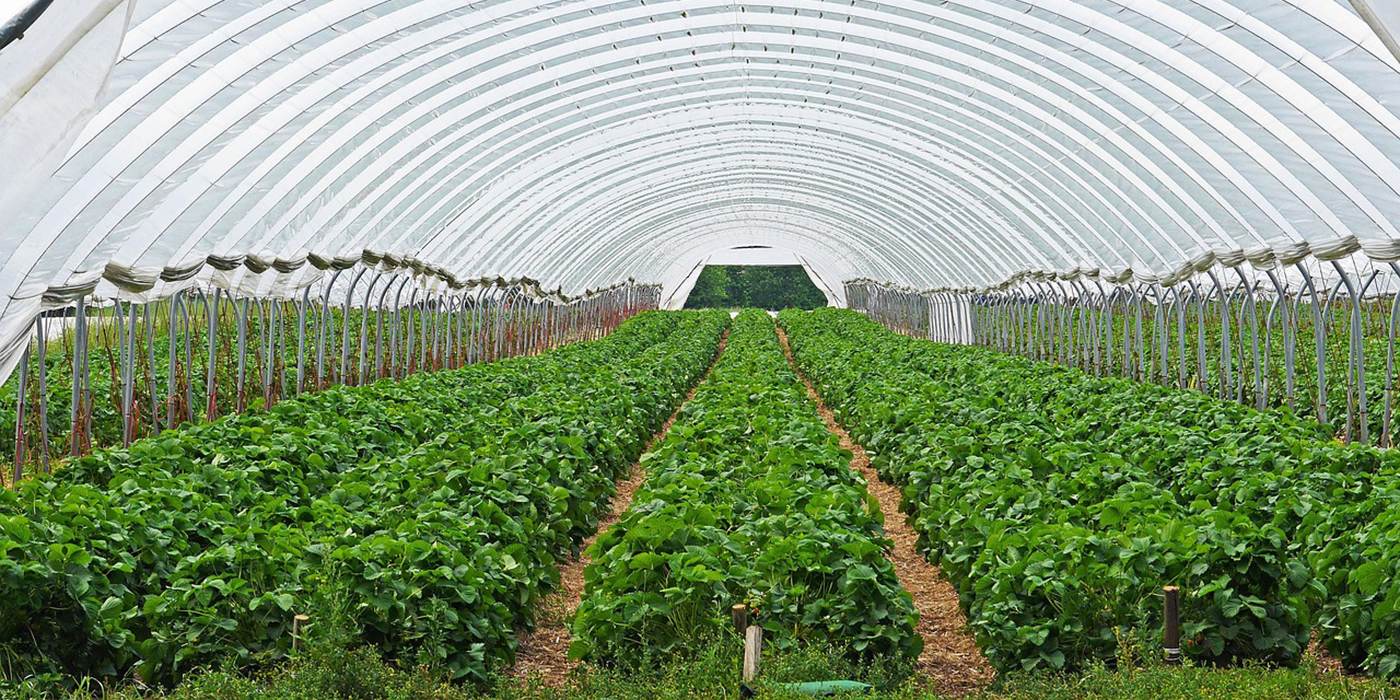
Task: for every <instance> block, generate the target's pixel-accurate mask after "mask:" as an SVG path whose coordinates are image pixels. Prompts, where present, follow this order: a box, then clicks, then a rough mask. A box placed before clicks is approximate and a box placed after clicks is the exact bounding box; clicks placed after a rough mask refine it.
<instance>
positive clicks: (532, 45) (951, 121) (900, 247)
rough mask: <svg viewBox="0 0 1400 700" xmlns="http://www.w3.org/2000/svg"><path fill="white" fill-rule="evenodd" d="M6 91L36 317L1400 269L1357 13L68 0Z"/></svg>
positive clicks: (5, 256)
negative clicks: (340, 269) (406, 278)
mask: <svg viewBox="0 0 1400 700" xmlns="http://www.w3.org/2000/svg"><path fill="white" fill-rule="evenodd" d="M0 2H6V3H8V4H7V5H5V6H0V22H3V21H4V19H5V18H4V16H3V15H4V14H5V12H3V10H6V9H8V10H9V11H11V12H13V11H14V8H15V7H18V6H19V5H24V4H27V3H19V2H15V0H0ZM1355 2H1357V3H1360V2H1361V0H1355ZM1382 4H1383V3H1382ZM1364 9H1365V8H1364V6H1363V10H1364ZM1390 9H1391V10H1393V8H1390ZM118 47H119V48H118ZM104 84H105V91H103V89H102V87H103V85H104ZM55 85H56V86H58V87H55ZM0 88H3V89H4V90H5V92H4V94H3V95H0V156H3V157H5V158H6V160H5V161H4V162H7V163H18V164H20V167H18V168H15V167H11V166H7V167H8V168H9V169H8V171H7V172H5V173H3V174H0V177H3V178H5V179H6V182H7V183H8V184H7V187H6V188H5V193H4V194H0V221H3V222H4V223H3V224H0V232H2V233H0V235H3V239H4V240H3V243H4V245H3V246H0V266H3V267H0V292H3V293H4V294H6V295H8V296H10V297H12V298H14V299H17V300H20V301H21V303H19V304H13V303H12V304H10V307H9V308H8V309H7V310H5V311H4V314H5V317H6V320H13V319H14V318H15V316H16V315H17V314H18V315H22V314H21V313H20V312H21V311H25V310H28V311H30V312H31V313H32V310H33V309H34V308H37V304H38V302H37V301H36V300H37V299H38V298H39V297H40V296H41V295H43V294H44V293H46V292H48V293H50V295H51V297H52V298H58V297H60V296H63V295H64V292H65V291H67V292H69V293H71V291H72V290H73V289H75V288H76V289H86V288H88V287H90V286H91V285H92V284H93V283H95V282H96V281H97V280H98V278H99V277H101V276H103V275H104V274H105V275H106V276H107V279H108V280H109V281H115V282H119V283H120V284H121V285H124V286H125V288H127V289H128V290H140V289H143V288H146V287H150V286H151V285H159V281H160V279H161V277H162V274H163V275H164V277H165V279H166V281H167V282H171V281H175V280H179V279H182V278H186V277H188V276H189V275H192V274H195V275H198V274H203V272H202V265H203V264H204V262H205V261H206V260H208V259H209V258H210V256H214V259H215V260H216V261H220V262H222V263H224V264H225V266H236V265H238V264H239V263H241V262H244V261H245V260H249V258H245V256H252V257H251V262H250V263H249V267H252V268H254V269H257V268H266V266H267V265H268V264H269V263H276V262H278V261H279V260H280V263H279V264H277V265H275V266H274V267H273V269H272V270H271V271H269V272H268V273H266V274H280V275H283V276H284V277H287V279H290V280H291V281H292V284H293V285H295V284H301V283H306V282H307V281H308V280H311V279H314V274H311V275H307V274H303V272H301V270H303V268H302V263H303V261H305V260H306V259H307V256H308V255H311V256H312V260H313V261H315V262H316V263H317V265H319V266H321V267H324V266H325V265H326V264H328V263H329V262H330V261H334V260H339V261H340V263H339V264H342V265H346V264H350V262H351V261H354V260H358V259H360V258H361V256H362V253H363V252H364V251H366V250H369V251H372V252H374V253H377V254H385V253H388V254H392V255H393V256H397V257H396V258H395V259H399V258H402V259H412V260H417V261H421V262H422V263H424V264H428V265H431V266H436V269H439V270H441V271H442V272H444V273H450V274H451V275H454V276H456V277H457V278H460V279H466V278H471V277H477V276H488V275H501V276H505V277H514V276H529V277H533V278H537V279H540V280H541V281H542V282H544V283H545V284H546V285H547V286H549V287H554V286H561V287H562V288H563V289H564V290H565V291H566V292H570V293H576V292H579V291H581V290H584V289H587V288H591V287H597V286H601V285H606V284H610V283H613V282H616V281H618V280H622V279H626V278H635V279H638V280H643V281H657V282H664V283H666V284H668V285H671V286H672V287H674V286H676V285H679V284H680V283H681V282H682V281H683V280H684V279H685V278H686V276H687V274H689V273H690V272H691V271H692V270H693V269H694V265H695V263H696V262H697V261H699V260H701V259H703V258H704V257H705V256H706V255H709V254H711V253H713V252H714V251H717V250H721V249H726V248H731V247H734V246H743V245H771V246H776V247H779V248H782V249H784V250H790V251H794V252H796V253H798V254H800V255H801V256H803V257H804V258H805V259H808V260H811V261H812V262H813V267H814V268H821V269H824V270H832V271H834V272H833V273H832V274H836V275H840V276H842V277H843V278H856V277H863V278H873V279H879V280H887V281H890V282H894V283H899V284H907V285H912V286H917V287H940V286H968V285H974V286H975V285H989V284H995V283H998V282H1000V281H1003V280H1006V279H1008V278H1010V277H1012V276H1013V275H1016V274H1018V273H1023V272H1025V271H1029V270H1035V271H1066V270H1073V269H1076V268H1101V269H1104V270H1106V271H1109V272H1114V273H1120V272H1121V271H1123V270H1132V271H1134V273H1135V274H1136V275H1137V276H1138V278H1139V279H1141V278H1147V279H1153V278H1162V279H1167V278H1170V277H1171V276H1172V274H1173V273H1176V272H1178V271H1180V270H1183V269H1185V266H1187V265H1189V264H1190V261H1192V260H1193V259H1194V260H1196V261H1197V262H1198V263H1200V264H1205V263H1209V262H1210V261H1212V260H1213V259H1216V258H1222V259H1225V260H1227V261H1232V262H1237V261H1238V260H1240V259H1241V257H1242V256H1241V253H1242V252H1244V251H1250V252H1251V253H1252V255H1251V257H1252V258H1253V259H1255V260H1256V261H1257V262H1262V261H1264V260H1266V259H1267V258H1268V257H1269V255H1270V254H1271V253H1272V252H1284V253H1285V254H1286V257H1288V259H1294V258H1296V257H1298V256H1302V255H1306V254H1307V253H1308V252H1309V251H1312V252H1318V251H1322V252H1324V253H1325V254H1332V255H1335V254H1340V253H1341V252H1350V251H1351V250H1354V249H1355V245H1356V241H1360V243H1361V244H1362V245H1363V247H1364V248H1365V250H1366V251H1367V252H1368V253H1372V254H1374V255H1376V256H1380V257H1386V256H1392V255H1400V230H1397V227H1400V223H1397V222H1398V221H1400V191H1398V190H1400V138H1398V137H1400V111H1398V110H1397V109H1396V100H1397V97H1400V64H1397V62H1396V59H1395V57H1394V56H1393V55H1392V54H1391V53H1390V52H1389V50H1388V49H1387V47H1386V45H1385V43H1384V42H1382V40H1381V39H1380V38H1379V37H1378V36H1377V33H1376V32H1375V31H1374V30H1373V28H1372V27H1371V26H1369V25H1368V24H1367V23H1366V22H1365V21H1363V18H1362V14H1361V13H1359V12H1358V10H1357V8H1356V7H1354V6H1353V4H1352V0H1028V1H1024V2H1022V1H1017V0H882V1H880V2H871V1H869V0H839V1H837V0H832V1H824V0H766V1H765V2H756V3H750V2H744V1H743V0H736V1H734V2H716V1H714V0H560V1H556V2H539V1H537V0H471V1H468V0H60V1H59V2H56V3H55V4H54V6H53V7H52V8H50V10H49V11H48V12H47V13H46V14H45V15H44V16H43V17H42V18H41V20H40V22H39V23H38V24H36V25H35V26H34V27H33V28H32V29H31V30H30V33H29V36H28V37H27V38H26V39H24V40H23V41H21V42H18V43H16V44H14V45H13V46H11V47H10V48H8V49H5V50H4V51H0ZM36 115H38V116H36ZM88 117H91V119H90V121H89V120H88ZM7 120H8V121H7ZM74 125H76V127H75V126H74ZM7 138H8V142H7V141H6V139H7ZM6 149H10V150H8V151H7V150H6ZM16 154H18V155H16ZM20 156H23V157H20ZM1213 256H1214V257H1213ZM372 259H373V256H372ZM312 267H313V266H305V268H304V269H305V270H308V271H309V270H311V269H312ZM246 269H247V268H239V270H240V272H239V274H243V275H245V276H246V275H249V274H251V273H248V272H243V271H242V270H246ZM278 269H280V270H282V271H281V272H278V271H277V270H278ZM288 270H292V271H293V272H288ZM298 275H300V276H298ZM244 286H245V287H246V286H247V285H246V284H245V285H244ZM262 288H266V287H265V286H264V287H262ZM161 289H162V287H161V286H157V287H156V289H155V292H156V293H159V292H160V290H161Z"/></svg>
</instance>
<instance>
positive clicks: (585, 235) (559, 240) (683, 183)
mask: <svg viewBox="0 0 1400 700" xmlns="http://www.w3.org/2000/svg"><path fill="white" fill-rule="evenodd" d="M754 177H755V176H753V175H750V174H748V173H721V174H719V175H711V176H708V177H706V176H705V175H704V174H703V173H702V174H701V175H698V176H691V177H684V178H682V177H677V178H676V179H675V180H674V181H672V182H670V183H668V185H666V186H665V187H662V188H657V190H656V191H654V192H648V193H638V194H639V196H645V195H647V194H651V195H654V196H653V197H648V199H650V200H651V201H649V202H647V204H646V207H645V209H641V210H639V212H640V213H633V214H630V215H629V216H630V217H631V218H632V219H636V218H638V217H645V216H647V215H649V214H653V213H656V214H659V213H662V212H665V211H666V210H668V209H671V208H672V207H675V206H676V204H675V201H674V199H673V198H672V197H673V196H674V195H675V194H682V195H688V196H687V198H688V199H692V200H693V199H698V198H701V197H702V195H703V196H704V197H705V198H708V199H713V198H714V197H715V195H714V193H713V192H712V191H711V188H710V186H711V181H713V180H720V184H724V183H723V179H724V178H736V179H738V180H739V181H738V183H736V184H735V185H733V187H737V188H741V189H751V188H750V187H749V184H750V183H752V182H754V181H755V180H754ZM765 179H766V180H771V181H773V182H778V183H783V184H782V185H781V186H782V187H783V188H784V189H787V190H790V191H791V192H793V193H794V194H795V195H797V196H801V195H803V194H810V191H811V190H813V189H815V190H817V191H822V192H836V193H837V194H842V193H841V192H840V191H839V190H833V189H832V188H831V187H828V186H826V185H812V184H811V183H804V182H801V181H800V180H798V179H796V178H783V177H780V176H766V177H765ZM838 182H839V179H838ZM685 187H696V188H706V189H699V190H697V191H696V192H693V193H684V192H680V193H677V192H676V191H677V190H682V189H683V188H685ZM733 199H734V200H735V201H736V204H737V203H739V202H738V200H739V199H741V197H740V196H735V197H734V198H733ZM751 201H752V200H743V203H746V204H747V203H751ZM785 201H786V200H785ZM786 203H788V204H791V203H792V202H790V201H786ZM816 204H819V205H822V206H830V204H829V200H828V202H816ZM663 223H665V222H661V221H657V222H653V226H660V225H661V224H663ZM679 226H682V227H683V225H679ZM624 228H625V227H624V225H623V222H622V221H620V220H618V219H609V220H607V223H606V225H604V224H599V223H595V224H594V225H591V226H589V227H588V228H587V229H585V230H583V231H581V232H580V233H579V234H578V235H577V236H575V237H573V238H576V239H577V240H578V241H592V243H591V244H590V245H592V246H595V247H600V248H602V247H609V245H610V244H612V243H614V242H616V243H617V244H619V245H621V244H623V243H626V242H627V241H625V240H619V239H620V237H617V236H615V237H613V238H609V236H608V231H609V230H610V229H616V230H617V231H621V230H622V229H624ZM651 235H653V236H661V238H660V240H668V239H666V238H665V237H664V235H663V234H662V233H661V232H659V231H655V230H654V231H653V233H652V234H651ZM643 240H645V239H644V238H643ZM849 240H850V241H851V242H854V243H858V242H859V240H860V237H854V238H850V239H849ZM573 243H574V241H572V240H570V239H566V238H565V237H563V236H560V237H551V238H550V239H547V240H545V241H542V242H541V243H539V244H538V246H537V249H538V250H539V252H538V253H537V254H536V257H539V258H542V259H548V257H549V256H550V255H552V254H555V253H552V252H551V251H557V249H558V248H559V247H560V246H567V245H573ZM874 245H876V246H881V245H883V244H881V243H880V242H879V241H878V236H877V239H876V241H875V242H874ZM522 257H525V256H522ZM905 267H906V269H908V268H910V267H911V266H909V265H907V264H906V265H905ZM853 272H854V271H853Z"/></svg>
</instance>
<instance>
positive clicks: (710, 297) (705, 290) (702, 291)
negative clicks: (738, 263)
mask: <svg viewBox="0 0 1400 700" xmlns="http://www.w3.org/2000/svg"><path fill="white" fill-rule="evenodd" d="M728 306H729V268H727V267H723V266H719V265H707V266H706V267H705V269H703V270H701V271H700V277H699V279H697V280H695V288H694V289H692V290H690V298H688V299H686V302H685V308H687V309H722V308H728Z"/></svg>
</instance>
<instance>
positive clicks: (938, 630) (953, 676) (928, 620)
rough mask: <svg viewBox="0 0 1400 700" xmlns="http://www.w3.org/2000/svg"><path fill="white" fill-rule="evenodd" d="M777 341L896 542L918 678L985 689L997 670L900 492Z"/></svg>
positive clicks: (960, 688)
mask: <svg viewBox="0 0 1400 700" xmlns="http://www.w3.org/2000/svg"><path fill="white" fill-rule="evenodd" d="M778 340H779V341H781V343H782V345H783V353H784V354H785V355H787V359H788V362H791V363H792V369H793V371H795V372H797V376H798V377H800V378H801V379H802V383H803V384H805V385H806V387H807V396H808V397H809V398H810V399H811V400H812V402H813V403H814V404H816V406H817V412H818V413H819V414H821V417H822V420H823V421H825V422H826V427H827V429H828V430H830V431H831V432H832V433H834V434H835V435H836V436H837V437H838V438H840V439H841V446H842V447H843V448H845V449H848V450H850V451H851V453H852V454H853V455H854V457H852V458H851V468H852V469H854V470H856V471H857V472H859V473H860V474H861V476H863V477H865V482H866V490H867V491H868V492H869V493H870V494H871V495H872V496H874V497H875V500H876V501H879V503H880V510H881V511H882V512H883V513H884V515H885V536H886V537H888V538H890V539H891V540H893V541H894V548H893V549H891V550H890V551H889V552H888V553H887V556H888V557H889V560H890V564H892V565H893V566H894V571H895V574H896V575H897V576H898V577H899V583H900V585H901V586H903V587H904V590H906V591H908V592H909V595H910V596H911V597H913V599H914V607H915V608H917V609H918V611H919V623H918V625H917V627H916V629H917V631H918V632H919V634H920V635H922V636H923V638H924V650H923V653H921V654H919V660H918V669H917V672H916V678H917V679H918V680H919V681H921V682H922V683H923V684H925V685H926V686H928V687H931V688H932V689H934V690H936V691H937V692H938V693H940V694H945V695H964V694H968V693H973V692H976V691H978V690H980V689H983V688H986V687H987V686H988V685H989V684H991V682H992V680H993V679H994V678H995V677H996V671H995V670H993V669H992V666H991V664H989V663H987V659H986V658H985V657H984V656H982V652H981V650H980V649H978V648H977V642H976V641H974V640H973V637H972V633H971V632H970V631H969V630H968V627H967V620H966V618H964V617H963V614H962V608H960V607H958V594H957V591H956V590H955V589H954V588H953V586H952V584H950V583H948V580H947V579H945V578H943V575H942V573H940V572H939V570H938V567H937V566H934V565H933V564H931V563H929V561H928V560H927V559H925V558H924V556H923V554H921V553H920V552H919V548H918V541H919V536H918V534H917V533H915V532H914V529H913V528H911V527H910V526H909V524H908V522H906V520H905V518H904V514H903V513H902V512H900V510H899V503H900V490H899V488H898V487H897V486H894V485H892V484H889V483H886V482H885V481H883V480H881V479H880V475H879V474H878V473H877V472H876V471H875V469H874V467H872V466H870V457H869V456H868V455H866V453H865V448H864V447H861V446H860V445H859V444H857V443H856V442H855V441H854V440H852V439H851V435H850V433H848V432H847V431H846V429H845V428H844V427H842V426H841V424H840V423H837V422H836V417H835V416H834V415H832V413H831V409H829V408H827V407H826V404H824V403H822V400H821V397H819V396H818V395H817V391H816V387H814V386H813V385H812V382H811V381H809V380H808V379H807V377H806V376H804V375H803V374H802V371H801V370H799V369H797V363H796V362H794V361H793V357H792V348H791V347H790V346H789V345H788V339H787V334H786V333H784V332H783V329H782V328H779V329H778Z"/></svg>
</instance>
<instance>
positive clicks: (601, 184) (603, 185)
mask: <svg viewBox="0 0 1400 700" xmlns="http://www.w3.org/2000/svg"><path fill="white" fill-rule="evenodd" d="M692 148H693V147H692ZM685 150H687V154H688V155H689V157H691V158H693V159H696V160H701V161H703V160H705V159H709V158H711V157H713V155H714V154H710V153H707V152H706V151H705V150H704V149H696V150H695V151H694V152H690V151H689V150H688V149H685ZM826 167H831V168H837V169H839V166H836V165H828V166H826ZM636 171H643V172H644V169H626V170H625V171H622V170H618V169H615V170H614V171H612V172H613V177H614V179H616V178H625V177H627V176H628V175H630V174H631V173H632V172H636ZM816 172H817V173H819V172H822V170H817V171H816ZM814 174H816V173H814ZM682 177H684V175H683V174H682V173H677V172H667V173H666V178H664V179H665V180H666V181H668V182H671V181H674V180H677V179H680V178H682ZM877 182H878V181H877ZM614 184H615V183H614V181H613V180H607V181H605V180H603V179H601V178H594V179H593V182H592V183H591V184H590V186H593V187H596V188H599V189H607V188H608V187H611V186H613V185H614ZM696 194H697V195H698V194H699V193H696ZM852 196H855V195H852ZM566 208H567V207H566ZM604 224H606V226H608V227H612V226H614V224H613V223H612V222H611V221H610V220H604V221H602V222H599V224H598V225H600V226H602V225H604ZM889 233H893V231H890V232H889ZM505 235H509V232H508V231H507V232H506V234H505ZM482 245H483V247H485V246H486V245H489V244H485V243H483V244H482ZM448 253H449V254H450V255H465V256H470V255H471V254H470V253H466V252H460V251H456V250H449V251H448ZM932 254H933V255H934V256H937V253H936V251H934V252H932Z"/></svg>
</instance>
